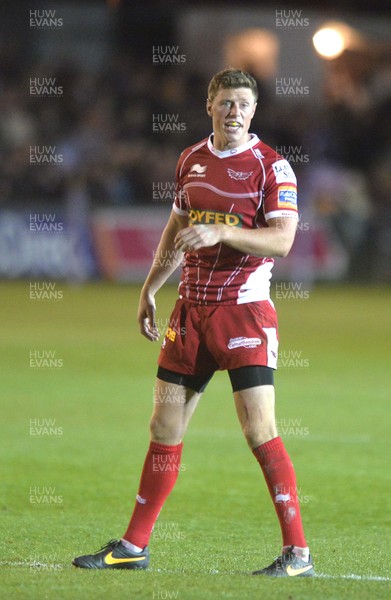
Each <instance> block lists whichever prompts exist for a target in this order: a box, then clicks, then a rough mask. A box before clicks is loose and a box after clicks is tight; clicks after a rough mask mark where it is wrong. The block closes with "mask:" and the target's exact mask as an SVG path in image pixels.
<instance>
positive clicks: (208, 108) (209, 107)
mask: <svg viewBox="0 0 391 600" xmlns="http://www.w3.org/2000/svg"><path fill="white" fill-rule="evenodd" d="M206 112H207V113H208V115H209V116H210V117H211V116H212V101H211V100H209V98H207V99H206Z"/></svg>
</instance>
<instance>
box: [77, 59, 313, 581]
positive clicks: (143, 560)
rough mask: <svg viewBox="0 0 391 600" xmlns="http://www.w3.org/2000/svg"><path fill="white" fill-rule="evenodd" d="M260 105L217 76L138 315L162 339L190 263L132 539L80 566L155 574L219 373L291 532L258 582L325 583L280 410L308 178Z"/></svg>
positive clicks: (232, 72) (240, 81)
mask: <svg viewBox="0 0 391 600" xmlns="http://www.w3.org/2000/svg"><path fill="white" fill-rule="evenodd" d="M257 98H258V90H257V84H256V81H255V80H254V79H253V77H251V75H249V74H248V73H246V72H243V71H241V70H238V69H231V68H230V69H226V70H224V71H221V72H219V73H217V74H216V75H215V76H214V77H213V78H212V80H211V82H210V84H209V87H208V98H207V103H206V110H207V113H208V115H209V116H210V117H211V119H212V128H213V133H212V134H211V135H210V137H209V138H206V139H204V140H202V141H200V142H199V143H197V144H195V145H193V146H191V147H189V148H186V149H185V150H184V151H183V152H182V154H181V156H180V158H179V161H178V164H177V170H176V197H175V201H174V204H173V207H172V212H171V216H170V217H169V220H168V223H167V225H166V227H165V229H164V231H163V234H162V237H161V240H160V243H159V245H158V248H157V250H156V253H155V260H154V261H153V264H152V267H151V269H150V272H149V274H148V276H147V279H146V281H145V284H144V286H143V288H142V292H141V297H140V304H139V309H138V320H139V324H140V330H141V333H142V334H143V335H144V336H145V337H146V338H147V339H148V340H151V341H157V340H158V337H159V331H158V328H157V326H156V322H155V312H156V304H155V296H156V293H157V292H158V291H159V289H160V288H161V287H162V286H163V284H164V283H165V282H166V280H167V279H168V277H169V276H170V275H171V274H172V273H173V272H174V270H175V269H176V268H177V267H179V266H180V265H181V268H182V273H181V280H180V284H179V298H178V300H177V302H176V305H175V307H174V310H173V312H172V315H171V320H170V323H169V326H168V329H167V332H166V334H165V337H164V340H163V344H162V347H161V351H160V356H159V359H158V365H159V366H158V371H157V380H156V385H155V399H154V411H153V415H152V418H151V422H150V432H151V439H150V445H149V449H148V452H147V455H146V458H145V463H144V467H143V471H142V474H141V480H140V485H139V489H138V494H137V497H136V503H135V507H134V511H133V514H132V517H131V519H130V523H129V526H128V528H127V530H126V532H125V533H124V534H123V536H122V538H121V539H120V540H112V541H111V542H109V543H108V544H107V545H106V546H103V547H102V548H101V550H100V551H99V552H97V553H96V554H90V555H85V556H80V557H78V558H75V559H74V561H73V564H74V565H75V566H77V567H81V568H86V569H145V568H146V567H147V566H148V564H149V550H148V543H149V538H150V536H151V533H152V529H153V527H154V524H155V522H156V520H157V518H158V516H159V513H160V511H161V509H162V507H163V505H164V503H165V501H166V499H167V497H168V496H169V494H170V492H171V491H172V489H173V487H174V485H175V482H176V480H177V477H178V473H179V471H180V461H181V453H182V446H183V442H182V439H183V437H184V435H185V432H186V429H187V426H188V424H189V421H190V419H191V416H192V414H193V412H194V410H195V408H196V406H197V403H198V401H199V399H200V397H201V395H202V393H203V392H204V390H205V388H206V386H207V384H208V382H209V380H210V379H211V377H212V376H213V373H214V372H215V371H216V370H225V371H228V375H229V378H230V381H231V385H232V391H233V397H234V402H235V406H236V411H237V415H238V418H239V422H240V425H241V428H242V431H243V434H244V436H245V438H246V440H247V443H248V445H249V447H250V449H251V451H252V453H253V454H254V456H255V458H256V460H257V461H258V463H259V465H260V467H261V469H262V472H263V475H264V478H265V481H266V484H267V487H268V490H269V493H270V496H271V499H272V502H273V504H274V507H275V511H276V513H277V517H278V520H279V523H280V528H281V533H282V548H281V554H280V555H279V556H278V557H277V558H276V559H275V560H274V561H273V562H272V563H271V564H270V565H269V566H267V567H265V568H263V569H260V570H259V571H255V572H254V575H269V576H275V577H308V576H312V575H314V568H313V563H312V559H311V556H310V553H309V549H308V545H307V542H306V539H305V536H304V531H303V525H302V520H301V515H300V507H299V500H298V494H297V483H296V476H295V471H294V467H293V465H292V462H291V460H290V457H289V455H288V453H287V451H286V449H285V446H284V443H283V441H282V440H281V438H280V437H279V435H278V432H277V427H276V420H275V411H274V404H275V393H274V370H275V369H276V368H277V356H278V330H277V317H276V311H275V308H274V305H273V303H272V301H271V299H270V278H271V271H272V268H273V262H274V261H273V258H274V257H284V256H286V255H287V254H288V253H289V251H290V249H291V246H292V244H293V241H294V238H295V232H296V227H297V222H298V212H297V199H296V177H295V175H294V173H293V171H292V168H291V167H290V165H289V163H288V162H287V161H286V160H284V158H283V157H282V156H280V155H278V154H276V152H275V150H273V149H272V148H270V147H269V146H267V145H266V144H265V143H264V142H263V141H261V140H260V139H259V138H258V137H257V135H255V134H253V133H249V128H250V124H251V120H252V118H253V116H254V113H255V110H256V107H257ZM159 257H160V258H159ZM168 400H169V401H168ZM157 466H158V467H159V468H156V467H157Z"/></svg>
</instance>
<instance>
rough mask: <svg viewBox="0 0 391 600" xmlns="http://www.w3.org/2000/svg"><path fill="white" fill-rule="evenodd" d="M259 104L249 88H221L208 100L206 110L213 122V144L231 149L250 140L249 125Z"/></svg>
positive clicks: (218, 147)
mask: <svg viewBox="0 0 391 600" xmlns="http://www.w3.org/2000/svg"><path fill="white" fill-rule="evenodd" d="M256 107H257V104H256V102H255V99H254V96H253V93H252V91H251V90H250V89H249V88H244V87H242V88H228V89H220V90H219V91H218V92H217V94H216V96H215V98H214V99H213V100H212V101H210V100H207V103H206V110H207V113H208V115H209V116H210V117H212V123H213V145H214V147H215V148H216V149H217V150H229V149H231V148H237V147H238V146H241V145H242V144H245V143H246V142H248V140H249V133H248V130H249V127H250V123H251V119H252V118H253V116H254V113H255V109H256Z"/></svg>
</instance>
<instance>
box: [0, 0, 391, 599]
mask: <svg viewBox="0 0 391 600" xmlns="http://www.w3.org/2000/svg"><path fill="white" fill-rule="evenodd" d="M30 11H32V12H30ZM53 11H54V12H53ZM329 21H334V22H335V21H337V22H339V23H343V24H344V25H347V26H349V27H350V28H351V30H349V31H350V33H349V34H347V35H348V41H347V44H348V47H347V49H346V50H345V51H344V52H343V54H342V55H341V56H340V57H338V58H336V59H334V60H330V61H329V60H325V59H323V58H321V57H320V56H319V54H318V53H317V52H316V51H315V49H314V47H313V44H312V36H313V35H314V33H315V32H316V31H317V30H318V29H319V28H321V27H322V26H323V25H324V24H325V23H327V22H329ZM339 26H340V25H339ZM352 30H353V35H352ZM227 64H233V65H237V66H240V67H242V68H245V69H247V70H250V71H251V72H252V73H253V74H254V76H255V77H256V78H257V80H258V83H259V87H260V100H259V105H258V111H257V114H256V116H255V118H254V122H253V127H252V130H253V131H255V132H256V133H258V134H259V135H260V137H261V138H262V139H264V141H265V142H266V143H268V144H269V145H270V146H272V147H274V148H276V151H279V152H280V153H282V154H284V155H286V156H287V158H288V159H289V160H290V162H291V164H292V166H293V168H294V170H295V172H296V173H297V176H298V184H299V202H300V225H299V230H298V234H297V239H296V241H295V245H294V248H293V250H292V252H291V254H290V256H289V257H288V258H287V259H284V260H277V261H276V265H275V269H274V271H275V275H274V283H273V285H272V297H273V299H274V300H275V301H276V304H277V308H278V311H279V319H280V328H281V335H282V344H281V356H280V363H279V366H280V369H279V371H278V378H277V385H278V410H277V418H278V425H279V431H280V433H281V435H283V436H284V438H285V441H286V444H287V447H288V449H289V450H290V451H291V452H292V455H293V457H294V460H295V462H297V468H298V471H299V480H300V483H301V485H302V489H301V491H300V494H301V498H302V503H303V504H304V505H305V506H304V507H303V513H304V520H305V524H306V528H307V531H308V535H309V537H310V539H311V548H312V551H313V552H314V554H315V556H316V565H317V570H318V572H319V573H320V574H321V575H322V578H319V579H317V580H316V582H315V583H314V584H310V586H308V584H307V583H306V582H296V581H295V582H294V583H295V587H291V583H292V582H288V583H283V584H279V586H274V583H273V582H259V581H258V580H257V581H256V582H253V580H251V579H250V580H249V578H248V577H246V575H245V574H244V573H245V572H246V571H251V569H252V568H259V567H260V566H261V565H263V563H265V564H266V563H267V561H268V560H269V559H271V557H272V556H274V555H275V554H276V551H278V545H277V546H276V540H278V535H279V534H278V529H277V525H276V523H275V522H274V518H273V514H272V507H271V506H270V500H269V499H268V498H267V496H266V494H265V493H264V490H263V488H262V486H261V483H262V482H260V481H259V472H258V470H257V466H256V465H253V464H252V462H251V456H250V457H249V456H248V450H247V448H246V447H245V443H244V441H243V440H242V438H241V434H240V431H239V428H238V425H237V423H236V419H235V415H234V414H233V410H231V411H229V410H224V411H223V413H224V414H223V415H222V410H221V403H223V402H224V403H225V402H227V401H228V399H229V396H230V388H229V385H228V383H227V381H226V378H225V376H224V374H217V375H216V376H215V377H214V379H213V381H212V382H211V384H210V386H209V387H208V391H207V393H206V394H205V400H204V403H203V405H202V406H201V407H200V408H199V411H198V412H197V413H196V415H195V417H194V421H193V423H192V427H191V428H190V431H189V433H188V436H187V438H186V439H187V441H186V448H185V455H184V461H185V463H184V464H185V470H184V473H182V474H181V477H180V479H179V482H178V486H177V488H176V491H175V493H174V494H173V497H172V499H171V500H170V503H169V504H168V505H167V507H166V508H165V509H164V512H163V513H162V516H161V518H160V520H159V523H160V524H159V526H158V527H157V529H156V531H155V532H154V535H153V540H152V544H153V556H154V565H153V566H152V569H151V572H149V573H148V575H147V578H145V577H139V576H138V575H139V574H136V576H135V577H132V579H131V581H129V579H130V578H129V577H128V575H129V574H126V573H115V574H114V575H115V577H110V575H111V574H110V573H105V574H100V575H102V577H100V578H99V579H96V578H94V577H90V574H86V573H82V574H81V576H80V573H79V572H77V573H75V572H74V571H73V570H72V569H71V568H70V560H71V558H72V557H73V556H74V555H76V554H79V553H83V552H85V551H89V550H91V551H92V550H95V549H97V548H98V547H99V546H100V544H103V543H104V542H105V541H106V539H108V538H109V537H110V536H111V537H114V536H116V535H119V534H120V532H121V531H122V530H123V529H124V527H125V526H126V520H127V516H128V514H129V510H130V508H129V507H130V505H131V504H132V498H133V494H134V493H135V490H136V487H137V481H138V477H139V472H140V468H141V466H142V462H143V458H144V455H145V448H146V427H147V422H148V417H149V414H150V411H151V407H152V392H153V377H154V374H155V361H156V355H157V351H158V346H157V345H153V344H148V343H147V342H146V341H144V340H143V339H142V338H141V337H140V335H139V333H138V329H137V324H136V321H135V312H136V308H137V298H138V293H139V287H140V282H141V281H142V280H143V277H144V276H145V273H146V271H147V268H148V266H149V264H150V262H151V260H152V257H153V248H154V247H155V245H156V242H157V240H158V238H159V234H160V231H161V229H162V227H163V224H164V222H165V220H166V218H167V216H168V214H169V211H170V205H171V202H172V199H173V186H174V176H173V174H174V169H175V164H176V160H177V157H178V154H179V152H180V151H181V150H182V149H183V148H184V147H185V146H187V145H189V144H192V143H193V142H195V141H197V140H199V139H201V138H202V137H204V136H207V135H209V133H210V121H209V118H208V117H207V115H206V113H205V109H204V100H205V97H206V86H207V84H208V81H209V80H210V77H211V76H212V75H213V73H214V72H215V71H216V70H218V69H220V68H223V67H224V66H226V65H227ZM0 91H1V94H0V106H1V110H0V158H1V160H0V278H1V281H0V294H1V298H2V304H3V307H4V308H3V311H2V328H1V331H2V335H1V338H0V351H1V362H2V365H3V368H2V374H1V377H2V389H3V390H4V392H5V393H4V395H3V399H2V408H3V409H4V418H3V419H2V423H1V439H2V440H3V450H4V459H5V460H4V464H3V467H2V468H3V471H2V481H3V484H4V485H3V490H2V492H3V494H2V498H1V510H2V515H3V516H4V518H3V519H2V523H1V524H0V528H1V532H2V535H1V539H2V543H1V551H2V555H1V560H0V567H1V572H0V577H1V579H2V585H3V588H2V589H4V590H5V592H4V593H6V597H8V598H14V597H15V598H40V599H41V598H46V597H47V598H49V597H56V598H78V597H80V598H81V597H83V598H100V597H102V598H103V597H107V595H108V594H114V593H120V594H124V593H125V594H127V595H128V597H135V594H138V597H140V598H148V599H154V598H161V599H164V598H170V597H171V598H185V599H186V600H187V599H188V598H189V599H190V598H194V599H197V600H198V599H199V598H200V597H203V598H205V599H209V598H210V599H214V598H232V599H234V598H238V597H243V598H250V599H252V598H258V597H260V594H261V596H262V597H265V598H279V599H280V598H281V597H295V594H299V596H298V597H300V598H303V599H306V598H308V599H311V600H313V599H314V598H315V599H316V598H338V600H340V599H343V598H350V597H353V595H354V597H355V598H363V599H366V598H369V597H370V598H386V597H388V596H387V594H388V593H389V565H388V559H387V554H386V553H385V552H380V553H379V548H382V547H384V548H385V547H387V543H388V542H387V535H388V532H389V514H390V511H389V498H388V496H387V493H386V489H387V485H388V484H389V468H388V467H387V460H388V459H387V457H388V456H389V453H390V448H389V434H388V433H387V418H386V417H387V415H388V414H389V397H390V395H391V386H390V381H389V378H388V377H387V372H388V371H389V335H390V310H389V307H390V293H389V292H390V288H389V284H390V281H391V205H390V198H391V175H390V173H391V145H390V138H391V127H390V122H391V119H390V113H391V34H390V14H389V6H388V3H385V2H384V3H383V2H376V1H372V2H365V1H363V0H360V1H355V2H353V1H348V0H341V1H340V2H329V3H327V7H325V6H324V3H322V2H301V3H296V2H286V3H285V4H284V6H278V7H276V5H275V3H272V2H264V3H262V4H261V3H259V2H251V1H248V2H244V3H240V4H239V3H237V2H236V3H234V2H219V1H217V2H208V1H202V2H178V1H174V0H173V1H169V0H167V1H165V2H164V1H162V2H151V1H145V2H143V3H135V2H126V1H125V0H123V1H122V2H121V1H119V0H111V1H109V2H107V3H105V2H98V1H92V0H88V1H85V2H82V3H80V2H78V3H77V2H71V1H70V2H55V1H53V2H50V3H46V2H45V1H44V0H43V1H41V2H27V1H26V2H24V1H23V0H20V1H18V2H14V3H2V4H1V19H0ZM173 279H175V276H174V278H173ZM175 296H176V289H175V281H173V285H172V286H167V288H166V289H165V290H164V291H163V292H161V293H160V294H159V297H158V307H159V312H158V327H159V329H160V331H161V333H162V334H163V333H164V331H165V328H166V325H167V318H168V315H169V312H170V307H171V306H172V304H173V301H174V299H175ZM230 408H232V407H230ZM227 445H228V446H229V448H230V451H231V452H230V453H227ZM129 457H131V461H130V462H129ZM130 463H131V464H130ZM239 464H240V468H238V465H239ZM217 472H218V474H219V475H218V476H216V473H217ZM364 482H365V483H364ZM205 489H207V493H206V494H205ZM244 498H245V500H244ZM195 507H197V510H198V514H197V512H196V510H195ZM387 507H388V509H387ZM260 514H261V515H266V517H265V519H262V521H261V519H260ZM244 517H245V518H244ZM205 531H207V532H208V540H210V542H211V546H209V545H208V544H206V543H205ZM260 532H261V533H260ZM260 536H261V537H260ZM260 539H261V540H262V544H261V547H260V544H259V541H260ZM53 540H55V541H56V544H55V546H53V544H52V541H53ZM210 548H212V551H213V558H211V557H210ZM238 548H240V549H241V550H243V552H241V553H240V556H239V554H238V553H237V552H236V550H237V549H238ZM91 575H92V574H91ZM133 575H134V574H133ZM200 594H202V596H201V595H200ZM281 594H282V595H281ZM284 594H285V596H284ZM125 597H127V596H126V595H125Z"/></svg>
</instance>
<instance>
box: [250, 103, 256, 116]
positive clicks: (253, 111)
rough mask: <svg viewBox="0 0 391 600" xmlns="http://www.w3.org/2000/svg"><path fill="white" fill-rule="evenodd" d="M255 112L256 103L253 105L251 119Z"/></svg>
mask: <svg viewBox="0 0 391 600" xmlns="http://www.w3.org/2000/svg"><path fill="white" fill-rule="evenodd" d="M256 110H257V103H255V104H254V108H253V114H252V115H251V118H253V116H254V115H255V111H256Z"/></svg>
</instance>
